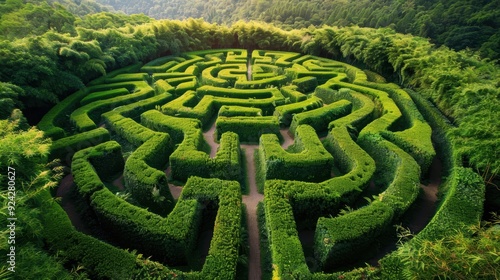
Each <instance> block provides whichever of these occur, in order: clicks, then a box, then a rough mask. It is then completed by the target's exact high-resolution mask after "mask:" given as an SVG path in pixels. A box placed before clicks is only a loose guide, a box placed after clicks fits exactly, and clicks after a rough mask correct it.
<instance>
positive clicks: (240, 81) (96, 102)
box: [40, 49, 435, 279]
mask: <svg viewBox="0 0 500 280" xmlns="http://www.w3.org/2000/svg"><path fill="white" fill-rule="evenodd" d="M250 69H251V70H250ZM66 116H69V118H68V117H66ZM40 128H41V129H43V130H44V131H45V132H46V134H47V135H49V136H50V137H52V138H53V139H54V143H53V146H52V156H53V157H58V158H62V159H63V160H64V161H65V162H66V163H67V164H71V171H72V176H73V178H74V187H75V190H76V193H77V194H78V197H79V198H80V199H79V200H80V203H81V204H83V205H85V207H84V208H85V211H86V212H85V213H86V214H87V215H89V216H91V219H92V223H93V226H96V227H98V228H101V229H103V230H104V231H106V232H107V234H108V238H109V242H110V243H111V244H112V245H113V246H116V247H117V248H121V249H132V250H137V252H138V253H140V254H143V255H144V256H151V259H152V260H154V261H157V262H159V263H161V264H163V265H164V268H163V270H162V272H161V273H164V275H163V276H165V277H167V276H166V275H173V274H175V275H183V276H184V277H187V278H188V279H189V278H190V277H193V278H196V277H201V278H202V279H215V278H211V277H212V276H214V275H216V276H217V277H222V278H220V279H234V278H237V277H245V276H246V275H248V277H249V278H250V279H259V278H260V277H261V275H262V273H264V274H265V273H267V274H269V275H270V273H269V272H264V271H261V265H260V254H261V252H260V246H259V245H260V240H261V239H262V238H263V237H265V240H266V242H265V243H264V245H263V246H264V248H265V251H266V252H267V253H266V254H268V255H269V256H267V257H264V259H265V258H268V259H270V262H271V264H272V265H271V267H270V269H271V270H272V275H275V276H280V277H283V278H286V277H305V278H307V279H309V278H308V277H320V276H319V275H328V274H324V273H331V272H334V271H336V270H339V269H341V268H343V267H346V266H349V265H352V264H353V263H356V262H358V261H359V260H360V259H361V260H365V259H367V258H368V256H369V255H371V254H375V253H376V251H375V248H373V247H374V246H373V245H374V243H376V240H378V239H379V238H381V237H383V236H384V235H386V234H388V233H390V232H393V225H394V224H397V223H398V222H399V221H400V219H401V217H403V216H404V214H405V212H406V211H407V210H408V209H409V208H410V207H411V206H412V205H413V204H414V202H415V201H416V200H417V197H418V195H419V192H420V178H421V177H425V176H426V174H427V172H428V170H429V167H430V166H431V163H432V162H433V159H434V157H435V151H434V148H433V145H432V142H431V133H432V131H431V128H430V126H429V125H428V124H427V123H426V122H425V120H424V118H423V117H422V115H421V114H420V112H419V111H418V109H417V108H416V106H415V104H414V103H413V101H412V100H411V98H410V97H409V95H408V94H407V93H406V92H405V91H404V90H402V89H400V88H399V87H397V86H396V85H394V84H389V83H385V82H384V81H383V79H382V78H381V77H379V76H376V75H374V74H373V73H371V72H369V75H368V76H367V74H366V73H365V72H363V71H362V70H360V69H358V68H356V67H353V66H351V65H348V64H344V63H341V62H338V61H333V60H329V59H325V58H320V57H315V56H311V55H301V54H298V53H290V52H279V51H262V50H254V51H253V52H252V53H247V51H246V50H241V49H223V50H207V51H197V52H190V53H184V54H181V55H178V56H168V57H162V58H159V59H156V60H154V61H151V62H149V63H147V64H145V65H133V66H131V67H128V68H124V69H120V70H118V71H115V72H113V73H110V74H108V75H106V76H104V77H102V78H100V79H98V80H95V81H93V82H92V83H90V84H89V85H88V86H87V87H86V88H85V89H82V90H80V91H78V92H76V93H74V94H73V95H71V96H70V97H68V98H67V99H66V100H64V101H63V102H61V103H59V104H58V105H57V106H56V107H54V108H53V109H52V111H50V112H49V113H48V114H47V115H46V116H45V117H44V119H43V120H42V121H41V123H40ZM70 131H74V132H70ZM68 180H69V179H68ZM259 203H261V205H262V209H263V215H262V217H263V219H262V220H261V221H260V224H261V226H262V228H261V229H260V230H259V228H258V223H259V221H258V219H257V217H258V213H257V208H258V207H257V205H258V204H259ZM63 204H64V203H63ZM68 205H70V203H69V202H68V204H66V207H70V206H68ZM243 206H244V207H243ZM68 213H70V212H68ZM210 217H212V218H210ZM207 220H208V221H209V222H207ZM261 235H265V236H261ZM299 236H300V237H299ZM200 248H205V249H200ZM372 249H373V250H372ZM363 255H365V256H364V257H363ZM360 256H361V258H360ZM245 259H248V266H249V269H248V272H245V271H244V270H246V269H242V264H244V263H246V262H245V261H244V260H245ZM267 268H268V267H265V268H264V269H267ZM169 273H173V274H169ZM247 273H248V274H247ZM241 275H243V276H241Z"/></svg>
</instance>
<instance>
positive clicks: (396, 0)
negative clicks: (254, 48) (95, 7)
mask: <svg viewBox="0 0 500 280" xmlns="http://www.w3.org/2000/svg"><path fill="white" fill-rule="evenodd" d="M96 1H97V2H99V3H102V4H107V5H111V6H113V7H114V8H115V9H116V10H120V11H124V12H125V13H128V14H137V13H143V14H146V15H148V16H151V17H154V18H157V19H186V18H189V17H193V18H200V17H202V18H204V19H205V20H206V21H209V22H216V23H234V22H236V21H237V20H240V19H244V20H260V21H264V22H268V23H272V24H275V25H277V26H283V27H286V28H297V29H298V28H308V27H309V26H322V25H323V24H327V25H335V26H349V25H359V26H364V27H373V28H380V27H390V28H393V29H394V30H396V31H397V32H400V33H411V34H413V35H417V36H421V37H426V38H431V40H432V41H433V42H434V43H436V44H438V45H447V46H449V47H451V48H454V49H458V50H461V49H465V48H469V49H473V50H478V51H479V52H480V53H481V55H482V56H483V57H489V58H493V59H499V58H500V47H499V46H500V33H499V31H498V29H499V27H500V21H499V19H500V12H499V11H500V2H499V1H498V0H493V1H489V0H482V1H472V0H460V1H446V0H439V1H428V0H413V1H402V0H376V1H373V0H361V1H345V0H334V1H326V0H314V1H309V2H307V3H306V2H304V1H299V0H271V1H263V0H259V1H254V0H240V1H235V0H224V1H215V0H212V1H200V0H195V1H179V0H168V1H163V2H161V3H157V2H155V1H152V0H141V1H116V0H96Z"/></svg>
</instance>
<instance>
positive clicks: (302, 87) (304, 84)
mask: <svg viewBox="0 0 500 280" xmlns="http://www.w3.org/2000/svg"><path fill="white" fill-rule="evenodd" d="M292 85H296V86H297V89H298V91H300V92H303V93H307V92H312V91H314V89H315V88H316V87H317V86H318V80H317V79H316V77H309V76H306V77H302V78H299V79H295V80H293V81H292Z"/></svg>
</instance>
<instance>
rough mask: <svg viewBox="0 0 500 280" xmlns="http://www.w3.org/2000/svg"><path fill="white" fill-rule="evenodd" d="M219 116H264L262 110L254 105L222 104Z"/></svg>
mask: <svg viewBox="0 0 500 280" xmlns="http://www.w3.org/2000/svg"><path fill="white" fill-rule="evenodd" d="M217 115H218V116H219V117H236V116H246V117H250V116H262V110H261V109H259V108H253V107H242V106H226V105H224V106H221V107H220V109H219V113H218V114H217Z"/></svg>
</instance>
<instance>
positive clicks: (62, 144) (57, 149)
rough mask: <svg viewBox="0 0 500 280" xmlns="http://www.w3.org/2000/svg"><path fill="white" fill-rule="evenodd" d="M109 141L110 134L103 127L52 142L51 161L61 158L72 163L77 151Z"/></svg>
mask: <svg viewBox="0 0 500 280" xmlns="http://www.w3.org/2000/svg"><path fill="white" fill-rule="evenodd" d="M109 139H110V135H109V132H108V131H107V130H106V129H104V128H102V127H99V128H96V129H93V130H90V131H86V132H82V133H80V134H76V135H73V136H69V137H65V138H61V139H59V140H55V141H53V142H52V145H51V146H50V156H49V159H54V158H60V159H63V160H64V162H66V163H70V162H71V158H72V157H73V155H74V154H75V153H76V152H77V151H79V150H81V149H85V148H88V147H91V146H95V145H97V144H100V143H103V142H106V141H109Z"/></svg>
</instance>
